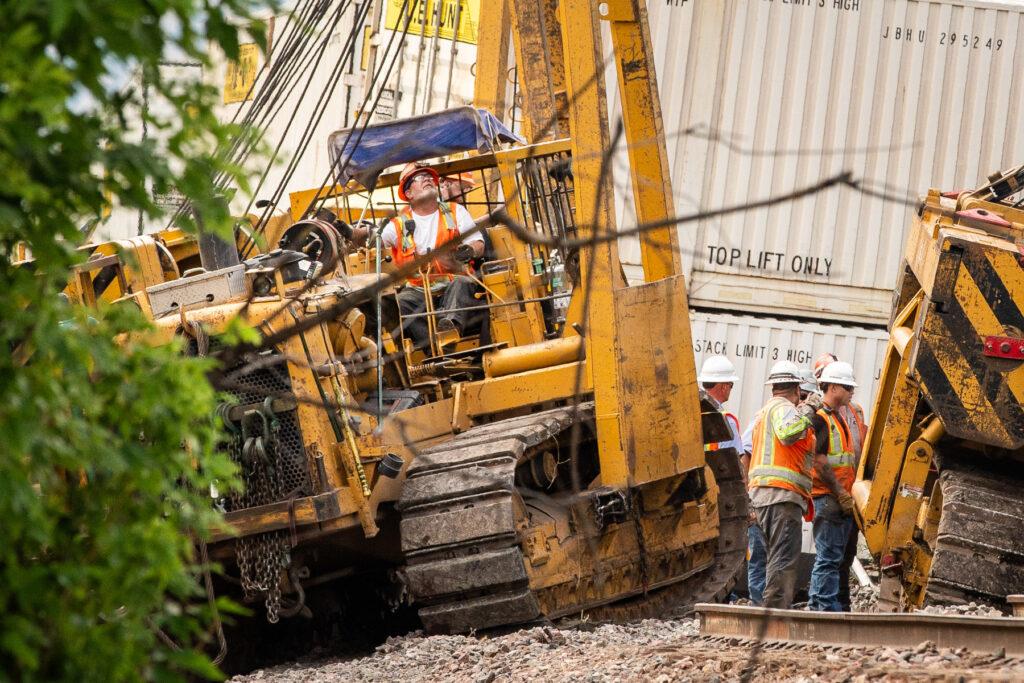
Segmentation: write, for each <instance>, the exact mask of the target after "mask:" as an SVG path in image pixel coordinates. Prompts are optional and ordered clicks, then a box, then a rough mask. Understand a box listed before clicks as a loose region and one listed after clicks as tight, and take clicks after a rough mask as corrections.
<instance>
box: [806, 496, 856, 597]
mask: <svg viewBox="0 0 1024 683" xmlns="http://www.w3.org/2000/svg"><path fill="white" fill-rule="evenodd" d="M852 527H853V517H852V516H850V515H848V514H846V513H845V512H844V511H843V509H842V508H841V507H840V506H839V501H837V500H836V498H835V496H831V495H824V496H816V497H815V498H814V522H813V528H814V568H813V569H812V570H811V588H810V591H809V593H808V594H809V596H810V601H809V602H808V607H810V608H811V609H812V610H815V611H818V612H842V611H843V605H842V603H841V602H840V601H839V576H840V573H839V566H840V565H841V564H842V563H843V556H844V555H845V554H846V545H847V542H848V541H849V538H850V531H851V529H852Z"/></svg>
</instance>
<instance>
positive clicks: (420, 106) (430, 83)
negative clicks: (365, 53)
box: [373, 0, 481, 121]
mask: <svg viewBox="0 0 1024 683" xmlns="http://www.w3.org/2000/svg"><path fill="white" fill-rule="evenodd" d="M403 7H404V8H405V11H406V13H405V14H403ZM480 12H481V0H385V8H384V12H383V14H382V16H381V26H380V28H381V35H380V37H379V47H378V50H379V54H380V55H381V56H380V57H378V59H381V58H383V56H384V53H385V49H386V48H387V46H388V44H391V52H390V53H389V55H391V54H394V55H398V58H397V61H395V64H394V68H393V69H391V73H390V77H389V78H388V79H387V81H386V82H385V83H384V85H383V87H384V90H383V93H382V95H383V96H382V97H381V100H380V104H379V105H378V107H377V109H376V111H375V112H374V115H373V118H374V120H375V121H390V120H392V119H395V118H407V117H410V116H417V115H419V114H425V113H429V112H435V111H442V110H444V109H450V108H452V107H461V106H464V105H466V104H472V103H473V84H474V80H473V79H474V72H473V67H474V64H475V63H476V43H477V39H478V27H479V23H480ZM388 59H389V60H390V59H391V57H390V56H389V57H388ZM389 64H390V61H389Z"/></svg>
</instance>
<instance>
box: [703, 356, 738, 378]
mask: <svg viewBox="0 0 1024 683" xmlns="http://www.w3.org/2000/svg"><path fill="white" fill-rule="evenodd" d="M739 379H740V378H739V377H738V376H737V375H736V368H735V367H734V366H733V364H732V361H730V360H729V359H728V358H726V357H725V356H711V357H709V358H707V359H706V360H705V361H704V364H703V365H701V366H700V375H698V376H697V381H698V382H700V383H701V384H718V383H719V382H738V381H739Z"/></svg>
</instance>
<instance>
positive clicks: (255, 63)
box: [224, 43, 260, 104]
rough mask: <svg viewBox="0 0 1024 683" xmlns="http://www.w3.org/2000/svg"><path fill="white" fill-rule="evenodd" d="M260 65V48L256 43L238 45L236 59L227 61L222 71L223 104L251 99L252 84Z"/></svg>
mask: <svg viewBox="0 0 1024 683" xmlns="http://www.w3.org/2000/svg"><path fill="white" fill-rule="evenodd" d="M259 66H260V50H259V48H258V47H256V43H246V44H244V45H239V46H238V61H237V62H234V61H232V62H228V66H227V70H226V71H225V73H224V104H234V103H235V102H244V101H245V100H251V99H252V96H253V92H252V89H253V88H252V86H253V83H255V82H256V73H257V71H258V70H259Z"/></svg>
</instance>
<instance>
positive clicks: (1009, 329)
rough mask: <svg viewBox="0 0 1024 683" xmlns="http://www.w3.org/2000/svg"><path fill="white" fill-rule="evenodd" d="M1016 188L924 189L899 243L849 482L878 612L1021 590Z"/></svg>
mask: <svg viewBox="0 0 1024 683" xmlns="http://www.w3.org/2000/svg"><path fill="white" fill-rule="evenodd" d="M1022 182H1024V168H1015V169H1013V170H1011V171H1009V172H1005V173H997V174H994V175H993V176H991V177H990V178H989V179H988V183H987V184H985V185H984V186H983V187H981V188H979V189H977V190H973V191H969V192H947V193H941V192H939V191H937V190H932V191H930V192H929V193H928V196H927V197H926V198H925V199H924V201H922V203H921V205H920V206H919V208H918V212H917V216H916V217H915V219H914V224H913V227H912V229H911V231H910V235H909V237H908V240H907V249H906V262H905V267H904V272H903V274H902V277H901V279H900V283H899V285H898V286H897V288H896V291H895V296H894V305H893V316H892V320H891V322H890V341H889V346H888V350H887V353H886V359H885V364H884V366H883V369H882V376H881V381H880V384H879V392H878V396H877V398H876V400H875V409H874V413H873V415H874V417H873V421H872V425H871V429H870V431H869V433H868V437H867V442H866V444H865V447H864V454H863V457H862V458H861V464H860V471H859V472H858V479H857V482H856V484H855V485H854V488H853V496H854V499H855V501H856V503H857V515H858V522H859V524H860V526H861V529H862V530H863V533H864V536H865V539H866V540H867V544H868V547H869V548H870V549H871V552H872V553H873V554H875V555H876V556H877V557H879V558H880V562H881V571H882V580H881V596H880V603H879V604H880V605H881V606H882V607H883V608H884V609H889V610H894V609H912V608H914V607H918V606H921V605H923V604H929V603H939V604H941V603H958V602H965V601H968V600H984V601H988V602H993V603H996V604H1002V605H1003V607H1004V608H1005V607H1006V605H1005V600H1006V596H1007V595H1010V594H1015V593H1022V592H1024V536H1022V535H1021V533H1020V520H1021V519H1022V515H1024V477H1022V476H1021V473H1020V463H1021V461H1022V456H1024V450H1022V447H1024V408H1022V405H1021V404H1022V399H1024V314H1022V310H1024V256H1022V254H1024V251H1022V244H1024V211H1022V210H1021V209H1020V208H1019V205H1020V203H1021V202H1020V196H1019V195H1020V189H1021V187H1022Z"/></svg>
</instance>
